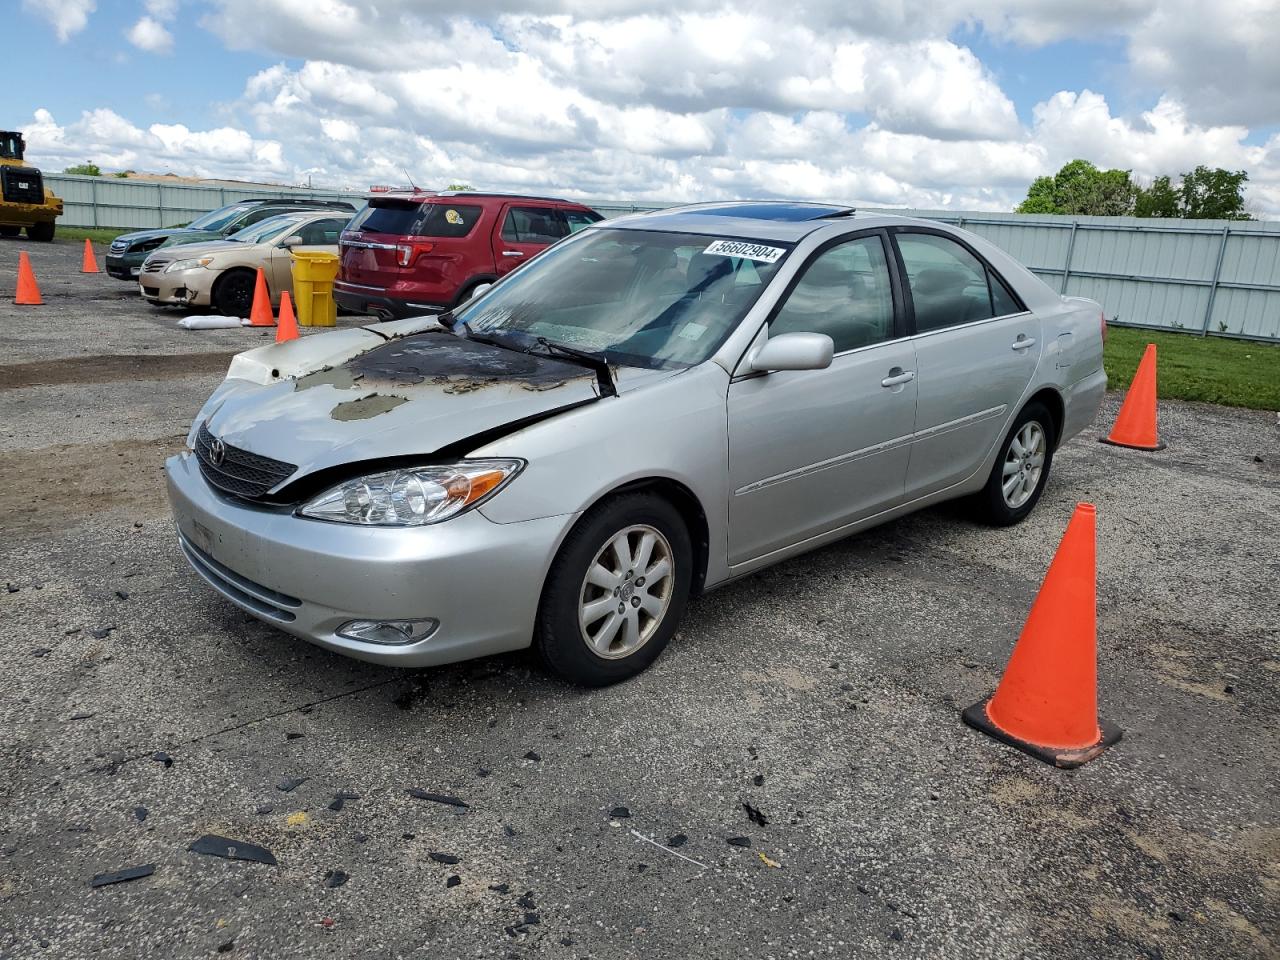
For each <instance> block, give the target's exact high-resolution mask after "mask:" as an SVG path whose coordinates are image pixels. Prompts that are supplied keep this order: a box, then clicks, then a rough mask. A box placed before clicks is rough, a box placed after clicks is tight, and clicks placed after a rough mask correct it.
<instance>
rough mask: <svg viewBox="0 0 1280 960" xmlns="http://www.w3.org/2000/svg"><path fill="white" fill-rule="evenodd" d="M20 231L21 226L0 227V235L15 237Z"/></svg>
mask: <svg viewBox="0 0 1280 960" xmlns="http://www.w3.org/2000/svg"><path fill="white" fill-rule="evenodd" d="M21 232H22V228H21V227H0V237H16V236H17V235H18V234H19V233H21Z"/></svg>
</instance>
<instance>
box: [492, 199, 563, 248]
mask: <svg viewBox="0 0 1280 960" xmlns="http://www.w3.org/2000/svg"><path fill="white" fill-rule="evenodd" d="M568 233H569V228H568V225H567V224H566V223H565V220H564V215H563V214H562V213H560V211H559V210H555V209H552V208H550V207H512V208H511V209H510V210H508V211H507V218H506V220H504V221H503V223H502V239H503V240H510V241H511V242H512V243H555V242H556V241H557V240H559V239H560V238H561V237H563V236H567V235H568Z"/></svg>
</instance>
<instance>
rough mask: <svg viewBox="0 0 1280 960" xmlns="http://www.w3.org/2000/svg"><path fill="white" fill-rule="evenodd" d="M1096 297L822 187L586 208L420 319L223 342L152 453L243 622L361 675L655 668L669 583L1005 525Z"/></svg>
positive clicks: (599, 677) (718, 578) (1092, 353)
mask: <svg viewBox="0 0 1280 960" xmlns="http://www.w3.org/2000/svg"><path fill="white" fill-rule="evenodd" d="M1104 333H1105V322H1104V320H1103V317H1102V311H1101V309H1100V307H1099V306H1098V304H1096V303H1094V302H1092V301H1090V300H1083V299H1079V298H1069V297H1062V296H1059V295H1058V294H1057V293H1055V292H1054V291H1053V290H1051V289H1050V288H1049V287H1048V286H1046V285H1045V284H1044V283H1043V282H1042V281H1040V280H1039V279H1038V278H1037V277H1035V276H1034V275H1032V274H1031V273H1030V272H1029V271H1027V270H1026V269H1025V268H1023V267H1022V266H1020V265H1019V264H1018V263H1017V262H1015V261H1014V260H1013V259H1011V258H1010V257H1009V256H1007V255H1006V254H1004V253H1003V252H1001V251H1000V250H999V249H997V248H996V247H994V246H993V245H991V244H990V243H987V242H986V241H984V240H982V239H980V238H978V237H975V236H973V235H972V234H969V233H967V232H965V231H963V230H958V229H954V228H951V227H947V226H942V225H940V224H938V223H933V222H929V221H923V220H912V219H907V218H904V217H896V216H884V215H878V214H861V213H856V212H854V211H853V210H850V209H845V208H841V207H834V206H828V205H823V204H803V203H752V204H748V203H736V204H705V205H699V206H693V207H684V208H680V209H675V210H667V211H662V212H658V213H650V214H644V215H639V216H632V217H626V218H622V219H617V220H609V221H605V222H603V223H600V224H598V225H595V226H593V227H591V228H589V229H587V230H584V231H582V232H580V233H578V234H575V235H574V236H572V237H569V238H568V239H566V240H563V241H561V242H560V243H558V244H556V245H555V246H554V247H552V248H550V249H549V250H548V251H547V252H545V253H543V254H542V255H541V256H539V257H538V258H537V259H536V260H534V261H532V262H531V263H529V264H528V265H526V266H524V267H522V268H521V269H519V270H517V271H515V272H513V273H512V274H510V275H509V276H507V277H506V278H504V279H503V280H501V281H499V282H498V283H497V284H495V285H494V286H493V287H492V288H491V289H489V290H488V291H487V292H485V293H484V294H482V295H481V296H480V297H478V298H476V299H474V300H472V301H470V302H469V303H467V304H465V305H463V306H462V307H459V308H457V309H455V310H454V311H453V312H452V313H449V314H444V315H442V316H437V317H422V318H412V319H408V320H398V321H393V322H390V323H376V324H371V325H369V326H367V327H363V328H356V329H348V330H342V331H337V332H333V333H328V334H324V335H319V336H312V337H307V338H304V339H302V340H300V341H295V342H291V343H285V344H280V345H274V346H267V347H262V348H259V349H256V350H250V351H248V352H246V353H243V354H240V355H238V356H237V357H235V358H234V359H233V361H232V363H231V367H230V369H229V370H228V373H227V378H226V380H225V381H224V382H223V383H222V384H221V385H220V386H219V387H218V388H217V390H216V391H215V392H214V394H213V396H212V397H210V399H209V401H208V403H206V405H205V407H204V409H203V410H201V412H200V414H199V416H198V417H197V419H196V422H195V424H194V426H193V427H192V430H191V434H190V436H189V438H188V447H189V449H188V450H187V451H186V452H184V453H182V454H180V455H178V456H176V457H173V458H171V459H170V460H169V461H168V463H167V464H166V469H167V474H168V485H169V496H170V500H171V501H172V504H173V512H174V517H175V519H176V521H177V527H178V534H179V541H180V544H181V547H182V550H183V551H184V553H185V554H186V556H187V559H188V560H189V561H190V562H191V565H192V566H193V567H194V568H195V570H196V571H197V572H198V573H199V574H200V575H201V576H202V577H203V578H204V579H205V580H207V581H208V582H209V583H210V584H211V585H212V586H213V587H214V588H215V589H217V590H218V591H219V592H220V593H222V594H223V595H224V596H225V597H227V598H228V599H230V600H231V601H232V602H233V603H235V604H237V605H238V606H240V607H241V608H243V609H244V610H247V611H248V612H250V613H252V614H254V615H255V616H257V617H259V618H261V619H262V620H265V621H266V622H268V623H271V624H274V625H276V626H278V627H279V628H281V629H282V630H285V631H287V632H289V633H292V634H295V635H296V636H298V637H301V638H302V639H304V640H308V641H310V642H312V643H316V644H319V645H320V646H323V647H327V648H329V649H331V650H335V651H337V652H339V653H343V654H347V655H349V656H353V657H358V658H360V659H363V660H370V661H374V662H377V663H383V664H393V665H399V666H424V665H430V664H439V663H447V662H450V661H455V660H461V659H465V658H469V657H477V656H482V655H486V654H493V653H500V652H503V651H508V650H516V649H519V648H522V647H527V646H529V645H531V644H532V645H534V646H535V647H536V648H537V649H538V650H539V652H540V653H541V654H542V656H543V658H544V659H545V661H546V662H547V663H548V664H549V665H550V666H551V667H552V668H553V669H554V670H556V671H557V672H559V673H560V674H562V675H563V676H565V677H567V678H569V679H571V680H573V681H576V682H578V683H583V684H590V685H601V684H607V683H612V682H615V681H618V680H622V679H624V678H626V677H629V676H631V675H633V674H635V673H636V672H637V671H639V670H642V669H643V668H644V667H646V666H647V665H648V664H649V663H651V662H652V661H653V660H654V659H655V658H656V657H657V656H658V655H659V654H660V653H661V651H662V649H663V648H664V647H665V646H666V644H667V643H668V642H669V641H670V639H671V637H672V635H673V634H674V633H675V630H676V627H677V625H678V623H679V621H680V618H681V615H682V614H683V612H684V608H685V606H686V604H687V603H688V601H689V599H690V598H691V597H694V596H697V595H698V594H700V593H702V592H704V591H706V590H709V589H711V588H713V587H717V586H720V585H722V584H724V583H727V582H729V581H730V580H733V579H734V578H736V577H741V576H744V575H746V574H750V573H753V572H755V571H757V570H760V569H761V568H763V567H767V566H769V565H771V564H774V563H777V562H779V561H780V560H784V559H786V558H788V557H792V556H795V555H796V554H798V553H802V552H804V551H806V550H812V549H814V548H815V547H819V546H822V545H823V544H826V543H830V542H832V541H834V540H837V539H839V538H841V537H846V536H848V535H849V534H851V533H855V532H857V531H859V530H862V529H865V528H867V527H870V526H873V525H875V524H879V523H884V522H885V521H887V520H891V519H893V518H894V517H898V516H901V515H902V514H905V513H908V512H910V511H913V510H918V509H920V508H922V507H926V506H928V505H930V504H934V503H937V502H939V501H942V500H950V499H953V498H958V497H967V498H969V500H970V502H971V503H972V506H973V508H974V509H975V511H976V512H977V513H978V514H980V515H981V516H982V517H984V518H985V519H986V520H988V521H990V522H992V523H995V524H1000V525H1007V524H1012V523H1016V522H1018V521H1019V520H1021V519H1022V518H1023V517H1025V516H1026V515H1027V513H1028V512H1030V510H1031V509H1032V508H1033V507H1034V506H1035V504H1036V501H1037V500H1038V499H1039V497H1040V495H1041V493H1042V491H1043V490H1044V486H1045V482H1046V480H1047V478H1048V475H1049V468H1050V464H1051V463H1052V460H1053V454H1054V450H1055V449H1056V448H1057V447H1058V446H1059V445H1060V444H1061V443H1062V442H1063V441H1065V440H1067V439H1069V438H1071V437H1073V436H1075V435H1076V434H1077V433H1078V432H1079V431H1080V430H1081V429H1082V428H1084V427H1085V426H1086V425H1088V424H1089V423H1090V422H1091V421H1092V420H1093V419H1094V416H1095V414H1096V413H1097V411H1098V406H1099V403H1100V402H1101V399H1102V394H1103V390H1104V388H1105V386H1106V374H1105V373H1104V372H1103V368H1102V343H1103V336H1104Z"/></svg>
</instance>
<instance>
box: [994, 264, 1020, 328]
mask: <svg viewBox="0 0 1280 960" xmlns="http://www.w3.org/2000/svg"><path fill="white" fill-rule="evenodd" d="M987 282H988V283H989V284H990V285H991V315H992V316H993V317H1007V316H1008V315H1009V314H1011V313H1021V312H1022V305H1021V304H1019V303H1018V301H1017V300H1016V299H1015V298H1014V296H1013V294H1012V293H1010V292H1009V288H1008V287H1006V286H1005V285H1004V281H1003V280H1001V279H1000V278H999V277H997V276H996V275H995V274H994V273H992V272H991V271H990V270H988V271H987Z"/></svg>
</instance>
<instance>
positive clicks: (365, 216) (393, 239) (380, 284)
mask: <svg viewBox="0 0 1280 960" xmlns="http://www.w3.org/2000/svg"><path fill="white" fill-rule="evenodd" d="M422 213H423V204H422V201H421V200H412V199H404V198H400V197H374V198H373V199H372V200H370V201H369V203H368V205H367V206H366V207H365V208H364V209H363V210H361V211H360V212H359V213H357V214H356V215H355V217H354V218H352V220H351V223H350V224H349V225H348V226H347V229H346V231H345V232H344V233H343V236H342V241H341V244H340V249H341V254H342V261H341V266H340V267H339V276H341V278H342V279H343V280H345V281H347V282H348V283H355V284H359V285H360V286H365V287H374V288H377V289H383V288H385V287H386V286H388V285H389V284H390V283H392V282H394V280H395V278H396V276H397V275H398V273H399V270H400V264H399V262H398V257H399V251H398V249H397V245H398V244H400V243H401V242H404V241H406V240H408V239H410V238H412V237H413V236H414V235H415V234H416V232H417V229H418V226H419V223H420V222H421V220H422Z"/></svg>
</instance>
